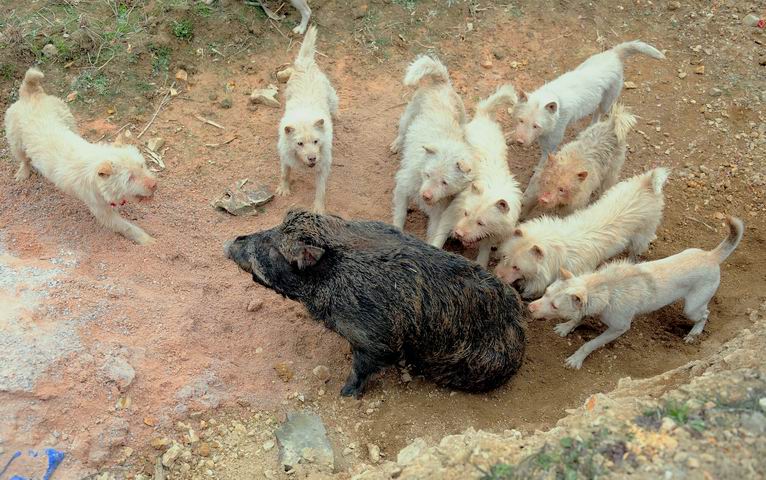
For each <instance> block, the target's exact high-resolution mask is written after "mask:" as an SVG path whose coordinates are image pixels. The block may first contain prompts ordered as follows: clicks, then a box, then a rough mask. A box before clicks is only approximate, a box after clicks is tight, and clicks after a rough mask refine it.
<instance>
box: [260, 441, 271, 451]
mask: <svg viewBox="0 0 766 480" xmlns="http://www.w3.org/2000/svg"><path fill="white" fill-rule="evenodd" d="M261 447H262V448H263V451H264V452H268V451H269V450H271V449H272V448H274V440H268V441H266V442H264V444H263V445H262V446H261Z"/></svg>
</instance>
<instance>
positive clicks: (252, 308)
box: [247, 298, 263, 312]
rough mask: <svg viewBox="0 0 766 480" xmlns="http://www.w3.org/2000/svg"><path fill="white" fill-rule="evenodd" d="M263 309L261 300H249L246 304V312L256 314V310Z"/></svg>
mask: <svg viewBox="0 0 766 480" xmlns="http://www.w3.org/2000/svg"><path fill="white" fill-rule="evenodd" d="M262 308H263V300H261V299H258V298H256V299H255V300H250V303H248V304H247V311H248V312H257V311H258V310H260V309H262Z"/></svg>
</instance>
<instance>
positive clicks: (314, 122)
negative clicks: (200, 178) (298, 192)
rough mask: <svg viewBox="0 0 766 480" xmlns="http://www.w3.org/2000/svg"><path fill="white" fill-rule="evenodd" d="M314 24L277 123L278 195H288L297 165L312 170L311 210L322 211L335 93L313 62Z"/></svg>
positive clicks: (327, 174) (292, 77) (286, 93)
mask: <svg viewBox="0 0 766 480" xmlns="http://www.w3.org/2000/svg"><path fill="white" fill-rule="evenodd" d="M316 39H317V27H316V26H314V25H312V26H311V28H309V30H308V32H307V33H306V36H305V37H303V45H301V49H300V51H298V56H297V57H296V58H295V71H294V72H293V74H292V75H291V76H290V80H288V81H287V88H286V89H285V98H286V99H287V101H286V103H285V113H284V115H283V116H282V120H281V121H280V122H279V141H278V142H277V150H279V160H280V182H279V187H278V188H277V194H278V195H283V196H284V195H290V193H291V190H290V174H291V173H292V169H293V168H296V167H298V166H300V165H302V164H303V165H305V166H307V167H308V168H312V169H315V170H316V187H315V188H316V192H315V194H314V211H315V212H317V213H324V211H325V192H326V190H327V178H328V177H329V176H330V168H331V165H332V139H333V137H332V117H333V116H335V114H336V113H337V111H338V95H337V94H336V93H335V89H334V88H332V85H331V84H330V81H329V80H328V79H327V76H325V74H324V73H322V71H321V70H320V69H319V66H318V65H317V64H316V62H315V61H314V52H315V47H316Z"/></svg>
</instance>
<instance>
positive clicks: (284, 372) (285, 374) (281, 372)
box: [274, 363, 294, 383]
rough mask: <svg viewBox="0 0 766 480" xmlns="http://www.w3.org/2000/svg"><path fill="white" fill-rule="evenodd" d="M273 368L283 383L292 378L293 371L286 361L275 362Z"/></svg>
mask: <svg viewBox="0 0 766 480" xmlns="http://www.w3.org/2000/svg"><path fill="white" fill-rule="evenodd" d="M274 370H276V371H277V376H278V377H279V378H280V379H281V380H282V381H283V382H285V383H287V382H289V381H290V380H292V379H293V376H294V373H293V371H292V369H291V368H290V366H289V365H287V364H286V363H277V364H276V365H274Z"/></svg>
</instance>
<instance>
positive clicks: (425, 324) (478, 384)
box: [224, 211, 526, 398]
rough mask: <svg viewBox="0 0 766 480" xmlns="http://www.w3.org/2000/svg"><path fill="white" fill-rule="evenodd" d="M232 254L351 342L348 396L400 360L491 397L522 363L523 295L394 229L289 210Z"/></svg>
mask: <svg viewBox="0 0 766 480" xmlns="http://www.w3.org/2000/svg"><path fill="white" fill-rule="evenodd" d="M224 252H225V255H226V257H227V258H229V259H231V260H233V261H234V262H236V263H237V265H239V267H240V268H242V269H243V270H245V271H246V272H248V273H250V274H252V276H253V280H254V281H255V282H257V283H259V284H261V285H263V286H265V287H267V288H270V289H272V290H274V291H275V292H277V293H280V294H282V295H284V296H286V297H287V298H290V299H292V300H296V301H299V302H301V303H302V304H303V305H305V307H306V308H307V309H308V311H309V312H310V313H311V315H312V316H313V317H314V318H315V319H317V320H318V321H320V322H322V323H323V324H324V325H325V326H326V327H327V328H329V329H330V330H333V331H335V332H337V333H338V334H339V335H341V336H342V337H343V338H345V339H346V340H348V341H349V343H350V344H351V349H352V352H353V366H352V368H351V373H350V375H349V376H348V379H347V380H346V385H345V386H344V387H343V389H342V390H341V395H344V396H351V395H353V396H355V397H357V398H358V397H359V396H360V395H361V394H362V392H363V390H364V387H365V384H366V383H367V381H368V380H369V378H370V376H371V375H373V374H375V373H376V372H378V371H380V370H381V369H383V368H385V367H387V366H391V365H395V364H396V363H397V362H398V361H399V360H400V359H404V360H405V361H406V362H407V363H410V364H412V365H413V366H414V367H415V369H416V372H417V373H421V374H423V375H424V376H425V377H427V378H429V379H431V380H433V381H434V382H436V383H437V384H439V385H441V386H444V387H447V388H453V389H457V390H464V391H469V392H483V391H487V390H491V389H493V388H496V387H498V386H500V385H502V384H503V383H505V382H506V381H507V380H508V379H509V378H510V377H511V376H513V374H514V373H515V372H516V371H517V370H518V369H519V366H520V365H521V362H522V359H523V357H524V345H525V338H524V328H523V326H522V325H523V323H525V321H526V309H525V308H523V304H522V303H521V301H520V299H519V296H518V294H517V293H516V291H515V290H514V289H513V288H512V287H509V286H506V285H504V284H503V283H502V282H501V281H500V280H498V279H497V278H496V277H494V276H493V275H491V274H490V273H488V272H487V271H486V270H484V269H482V268H481V267H479V266H478V265H477V264H475V263H473V262H471V261H469V260H466V259H465V258H463V257H460V256H458V255H454V254H451V253H448V252H445V251H443V250H440V249H437V248H433V247H431V246H429V245H427V244H426V243H424V242H422V241H420V240H418V239H417V238H415V237H412V236H409V235H406V234H404V233H402V232H401V231H400V230H398V229H396V228H394V227H393V226H390V225H387V224H384V223H380V222H365V221H346V220H343V219H342V218H339V217H335V216H324V215H316V214H313V213H308V212H304V211H291V212H289V213H288V214H287V215H286V217H285V219H284V222H283V223H282V224H281V225H279V226H277V227H275V228H272V229H269V230H264V231H261V232H258V233H254V234H252V235H246V236H241V237H237V238H236V239H234V240H231V241H228V242H226V244H225V246H224Z"/></svg>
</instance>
